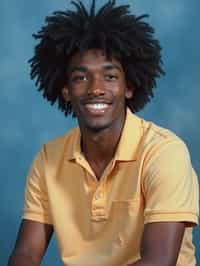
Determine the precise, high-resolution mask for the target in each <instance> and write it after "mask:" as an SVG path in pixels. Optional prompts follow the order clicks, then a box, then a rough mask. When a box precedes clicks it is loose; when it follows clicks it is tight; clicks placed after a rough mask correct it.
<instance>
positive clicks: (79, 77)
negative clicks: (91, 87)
mask: <svg viewBox="0 0 200 266" xmlns="http://www.w3.org/2000/svg"><path fill="white" fill-rule="evenodd" d="M71 80H72V82H81V81H86V80H87V77H86V75H74V76H73V77H72V78H71Z"/></svg>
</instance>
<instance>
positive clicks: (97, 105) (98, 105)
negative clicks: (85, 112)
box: [86, 103, 108, 110]
mask: <svg viewBox="0 0 200 266" xmlns="http://www.w3.org/2000/svg"><path fill="white" fill-rule="evenodd" d="M86 106H87V107H88V108H92V109H97V110H100V109H104V108H106V107H107V106H108V104H106V103H93V104H87V105H86Z"/></svg>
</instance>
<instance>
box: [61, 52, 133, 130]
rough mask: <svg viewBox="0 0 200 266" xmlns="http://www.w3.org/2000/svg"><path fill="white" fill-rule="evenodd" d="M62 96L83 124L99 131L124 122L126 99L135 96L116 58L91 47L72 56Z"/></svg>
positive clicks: (80, 123)
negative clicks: (111, 57) (107, 56)
mask: <svg viewBox="0 0 200 266" xmlns="http://www.w3.org/2000/svg"><path fill="white" fill-rule="evenodd" d="M63 95H64V97H65V99H66V100H69V101H70V102H71V105H72V108H73V111H74V112H75V114H76V116H77V118H78V122H79V125H80V127H82V128H87V129H89V130H92V131H99V130H102V129H106V128H110V127H112V126H114V127H115V126H118V124H119V123H122V122H123V120H124V118H125V99H126V98H127V99H130V98H131V97H132V90H130V89H128V88H127V84H126V80H125V74H124V70H123V68H122V65H121V63H120V62H119V61H118V60H117V59H114V58H113V59H107V58H106V56H105V55H103V53H102V51H101V50H99V49H90V50H88V51H87V52H85V53H84V54H83V55H82V56H80V54H75V55H74V56H73V57H72V58H71V61H70V64H69V66H68V82H67V86H66V87H65V88H64V89H63Z"/></svg>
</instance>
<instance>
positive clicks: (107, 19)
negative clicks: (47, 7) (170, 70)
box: [29, 0, 164, 116]
mask: <svg viewBox="0 0 200 266" xmlns="http://www.w3.org/2000/svg"><path fill="white" fill-rule="evenodd" d="M115 2H116V1H114V0H113V1H108V2H107V3H106V4H105V5H103V6H102V7H101V8H100V9H99V11H98V12H96V10H95V9H96V8H95V0H92V4H91V7H90V10H89V11H87V9H86V7H85V6H84V5H83V3H82V2H81V1H72V2H71V3H72V4H73V5H74V6H75V7H76V10H75V11H72V10H66V11H57V12H54V13H53V15H52V16H48V17H46V20H45V22H46V25H45V26H43V27H42V28H41V30H40V31H39V32H38V33H37V34H33V37H34V38H35V39H39V40H40V42H39V44H38V45H37V46H36V47H35V53H34V56H33V58H31V59H30V60H29V63H30V65H31V79H35V78H36V86H37V87H38V90H39V91H43V97H44V98H46V99H47V100H48V101H49V102H50V103H51V104H52V105H53V104H54V103H55V102H56V101H57V100H58V108H59V109H61V110H62V111H63V112H64V113H65V115H66V116H67V115H68V114H73V115H75V114H74V113H73V110H72V107H71V104H70V102H68V103H67V104H66V102H65V100H64V98H63V96H62V89H63V87H64V85H65V84H66V82H67V81H66V79H67V76H66V73H67V71H66V65H67V63H68V62H69V60H70V58H71V57H72V55H74V54H75V53H77V52H79V53H84V52H85V51H87V50H88V49H90V48H98V49H102V50H103V51H104V52H105V54H106V56H107V57H108V58H110V57H115V58H117V59H119V60H120V62H121V64H122V66H123V68H124V71H125V75H126V81H127V82H128V84H130V87H133V88H134V97H133V98H132V99H131V100H128V101H127V102H126V104H127V105H128V106H129V108H130V109H131V111H132V112H133V113H135V112H137V111H139V110H141V109H142V108H143V107H144V106H145V104H146V103H147V102H149V101H150V99H151V98H152V97H153V96H154V95H153V88H154V87H156V78H157V77H160V76H161V75H164V71H163V69H162V59H161V47H160V44H159V41H158V40H156V39H154V38H153V33H154V29H153V28H152V27H151V26H150V25H149V24H147V23H146V22H144V20H143V19H144V18H145V17H148V15H146V14H145V15H142V16H138V17H136V16H135V15H133V14H130V11H129V7H130V6H129V5H121V6H115Z"/></svg>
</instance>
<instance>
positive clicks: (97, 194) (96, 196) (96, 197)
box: [94, 191, 102, 200]
mask: <svg viewBox="0 0 200 266" xmlns="http://www.w3.org/2000/svg"><path fill="white" fill-rule="evenodd" d="M101 196H102V193H101V192H99V191H98V192H97V193H96V194H95V196H94V198H95V200H98V199H100V198H101Z"/></svg>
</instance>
